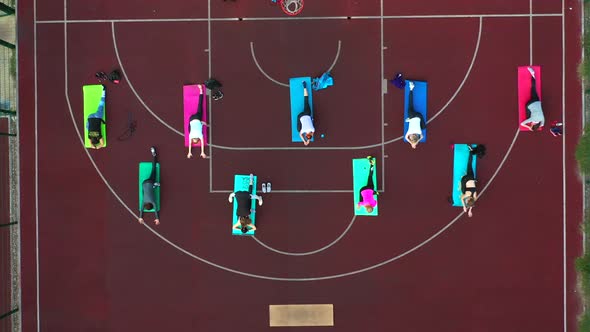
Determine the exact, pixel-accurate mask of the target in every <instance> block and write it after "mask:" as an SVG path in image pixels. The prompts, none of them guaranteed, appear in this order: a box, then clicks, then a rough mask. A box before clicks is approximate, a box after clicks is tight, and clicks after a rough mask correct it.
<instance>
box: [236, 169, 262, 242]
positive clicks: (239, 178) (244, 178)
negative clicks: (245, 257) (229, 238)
mask: <svg viewBox="0 0 590 332" xmlns="http://www.w3.org/2000/svg"><path fill="white" fill-rule="evenodd" d="M256 180H257V176H254V183H253V184H252V192H251V194H252V195H255V194H256ZM249 186H250V175H234V193H235V192H238V191H248V187H249ZM257 203H258V201H257V200H254V199H253V200H252V206H251V209H252V212H251V213H250V219H252V225H254V226H256V204H257ZM236 211H238V199H237V198H235V197H234V205H233V209H232V212H233V218H232V223H231V226H232V229H231V233H232V235H254V233H255V231H253V230H249V231H248V232H247V233H242V230H240V229H234V225H235V224H236V223H237V222H238V215H237V214H236Z"/></svg>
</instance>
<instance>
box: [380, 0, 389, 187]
mask: <svg viewBox="0 0 590 332" xmlns="http://www.w3.org/2000/svg"><path fill="white" fill-rule="evenodd" d="M379 3H380V6H381V9H380V10H381V12H380V14H381V19H380V23H379V26H380V43H381V45H379V53H380V54H381V77H379V81H380V82H381V85H383V83H384V82H383V80H384V79H386V78H385V64H384V61H385V60H384V58H385V55H384V54H383V53H384V52H383V51H384V50H383V47H385V42H384V37H383V35H384V33H383V24H384V22H383V0H380V1H379ZM386 82H387V81H386ZM385 86H386V87H387V84H385ZM385 183H386V182H385V92H384V91H383V87H382V88H381V190H383V191H384V192H385Z"/></svg>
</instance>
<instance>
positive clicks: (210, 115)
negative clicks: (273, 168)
mask: <svg viewBox="0 0 590 332" xmlns="http://www.w3.org/2000/svg"><path fill="white" fill-rule="evenodd" d="M207 1H208V2H207V53H208V57H209V76H208V77H211V73H212V69H211V66H212V65H211V62H212V61H211V0H207ZM207 101H208V102H209V105H207V106H208V111H209V117H208V118H207V121H208V124H211V123H212V120H213V107H212V106H213V103H212V102H211V95H210V94H209V99H208V100H207ZM205 130H208V131H209V137H208V139H209V142H208V143H209V158H208V159H209V191H211V190H213V149H212V148H211V144H212V143H213V130H212V128H211V126H206V127H205ZM189 144H190V143H189ZM201 144H203V142H201ZM197 158H198V157H197Z"/></svg>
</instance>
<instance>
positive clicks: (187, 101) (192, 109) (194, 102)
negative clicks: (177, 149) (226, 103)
mask: <svg viewBox="0 0 590 332" xmlns="http://www.w3.org/2000/svg"><path fill="white" fill-rule="evenodd" d="M202 86H203V94H202V95H199V87H198V86H197V85H196V84H195V85H185V86H183V87H182V96H183V99H184V146H186V147H188V143H189V139H188V125H189V124H188V123H189V121H188V120H189V118H190V117H191V116H192V115H193V114H197V107H199V97H200V98H205V99H203V121H205V122H207V95H206V94H205V91H206V88H205V85H202ZM207 124H209V123H207ZM203 140H204V141H205V142H204V143H205V144H207V127H205V126H203ZM193 146H201V142H199V143H198V144H193Z"/></svg>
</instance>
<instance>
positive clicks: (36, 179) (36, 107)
mask: <svg viewBox="0 0 590 332" xmlns="http://www.w3.org/2000/svg"><path fill="white" fill-rule="evenodd" d="M65 1H66V0H64V2H65ZM64 18H65V16H64ZM33 20H34V21H35V22H36V21H37V0H33ZM33 72H34V73H35V83H34V84H35V87H34V89H35V270H36V271H35V278H36V279H37V280H36V285H37V289H36V301H37V303H36V307H37V332H39V331H41V310H40V309H41V305H40V300H39V299H40V295H39V293H40V292H39V285H40V282H39V278H40V276H41V273H40V272H39V145H38V142H39V134H38V121H37V114H38V110H39V104H38V93H37V91H38V89H37V24H36V23H33ZM21 291H22V289H21ZM21 326H22V325H21Z"/></svg>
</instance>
